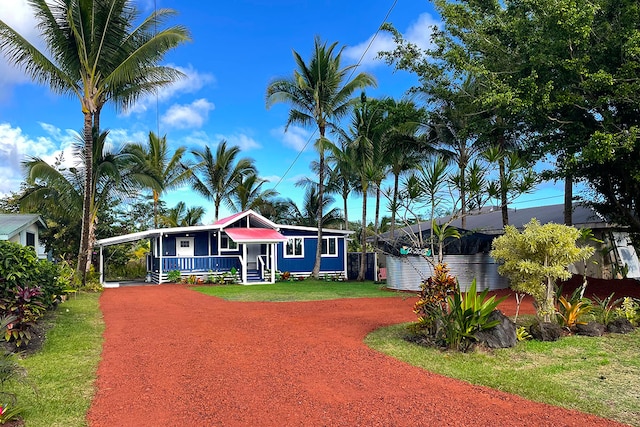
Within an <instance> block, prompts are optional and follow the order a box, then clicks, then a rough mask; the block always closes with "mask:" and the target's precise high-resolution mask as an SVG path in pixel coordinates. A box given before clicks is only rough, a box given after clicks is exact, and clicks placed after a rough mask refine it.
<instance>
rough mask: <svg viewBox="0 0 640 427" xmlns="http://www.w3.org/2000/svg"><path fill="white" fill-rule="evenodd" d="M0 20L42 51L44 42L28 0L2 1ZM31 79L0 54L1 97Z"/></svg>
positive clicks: (0, 4) (0, 3) (0, 2)
mask: <svg viewBox="0 0 640 427" xmlns="http://www.w3.org/2000/svg"><path fill="white" fill-rule="evenodd" d="M0 20H2V21H3V22H4V23H6V24H7V25H9V26H10V27H11V28H13V29H14V30H16V31H17V32H18V33H19V34H20V35H22V36H23V37H24V38H26V39H27V40H28V41H29V42H31V43H32V44H34V45H35V46H36V47H37V48H38V49H39V50H40V51H43V50H44V42H43V41H42V40H41V39H40V36H39V32H38V29H37V27H36V21H35V17H34V15H33V11H32V9H31V7H30V6H29V5H28V3H27V0H12V1H7V0H2V1H0ZM30 81H31V79H30V78H29V77H28V76H27V75H26V74H25V73H24V72H23V71H22V70H21V69H20V68H16V67H15V66H13V65H10V64H9V63H8V62H7V59H6V57H5V56H4V55H2V54H0V98H2V96H3V94H4V96H6V95H7V94H8V93H10V88H11V87H12V86H14V85H16V84H21V83H27V82H30Z"/></svg>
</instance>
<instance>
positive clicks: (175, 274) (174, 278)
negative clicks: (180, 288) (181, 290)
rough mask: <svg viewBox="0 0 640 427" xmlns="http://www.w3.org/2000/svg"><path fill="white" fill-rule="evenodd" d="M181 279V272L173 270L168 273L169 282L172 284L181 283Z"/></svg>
mask: <svg viewBox="0 0 640 427" xmlns="http://www.w3.org/2000/svg"><path fill="white" fill-rule="evenodd" d="M181 277H182V276H181V273H180V270H171V271H169V272H168V273H167V280H168V281H169V282H171V283H179V282H180V278H181Z"/></svg>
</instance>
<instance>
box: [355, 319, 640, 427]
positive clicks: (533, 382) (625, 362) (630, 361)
mask: <svg viewBox="0 0 640 427" xmlns="http://www.w3.org/2000/svg"><path fill="white" fill-rule="evenodd" d="M405 335H406V325H395V326H391V327H387V328H383V329H379V330H377V331H374V332H373V333H371V334H370V335H369V336H368V337H367V338H366V343H367V345H369V346H370V347H372V348H374V349H376V350H378V351H381V352H383V353H386V354H388V355H390V356H393V357H395V358H397V359H400V360H402V361H405V362H407V363H410V364H412V365H415V366H418V367H421V368H424V369H428V370H429V371H432V372H436V373H439V374H442V375H446V376H448V377H453V378H458V379H461V380H464V381H468V382H471V383H473V384H479V385H485V386H488V387H491V388H495V389H498V390H502V391H506V392H508V393H513V394H517V395H520V396H523V397H526V398H528V399H531V400H536V401H540V402H545V403H549V404H552V405H556V406H562V407H565V408H571V409H577V410H580V411H583V412H590V413H593V414H597V415H600V416H602V417H605V418H610V419H614V420H617V421H620V422H623V423H627V424H630V425H634V426H640V381H638V378H640V357H639V356H638V350H639V349H640V329H636V331H635V332H634V333H632V334H628V335H619V334H610V335H606V336H604V337H599V338H590V337H581V336H571V337H565V338H562V339H561V340H560V341H557V342H538V341H526V342H521V343H519V344H518V345H517V346H516V347H515V348H512V349H501V350H496V351H493V352H473V353H455V352H442V351H440V350H437V349H432V348H425V347H422V346H419V345H417V344H412V343H409V342H407V341H406V340H405V339H404V336H405ZM562 422H563V420H558V424H562Z"/></svg>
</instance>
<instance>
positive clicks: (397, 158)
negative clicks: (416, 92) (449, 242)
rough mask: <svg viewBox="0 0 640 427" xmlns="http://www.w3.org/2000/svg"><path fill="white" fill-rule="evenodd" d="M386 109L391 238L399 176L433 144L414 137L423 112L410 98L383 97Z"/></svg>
mask: <svg viewBox="0 0 640 427" xmlns="http://www.w3.org/2000/svg"><path fill="white" fill-rule="evenodd" d="M384 104H385V109H386V112H387V118H386V121H387V125H386V127H387V131H386V132H385V135H384V139H385V144H384V158H385V160H386V163H387V165H388V173H390V174H391V175H392V176H393V187H392V190H391V191H390V192H389V193H390V201H389V205H390V208H391V209H390V210H391V218H390V228H389V234H390V236H391V239H392V240H393V238H394V236H395V226H396V220H397V210H398V197H399V191H400V177H401V175H403V174H404V173H406V172H409V171H411V170H414V169H416V168H417V167H418V165H419V164H420V162H421V160H422V159H423V158H424V156H425V155H426V154H429V153H432V152H433V151H434V147H433V146H432V145H430V144H428V143H426V142H425V141H424V140H421V139H420V138H418V137H417V135H416V133H417V131H418V130H419V129H420V127H421V125H422V123H423V122H424V116H425V111H424V109H422V108H417V106H416V105H415V103H414V102H412V101H409V100H401V101H396V100H395V99H393V98H388V99H385V100H384Z"/></svg>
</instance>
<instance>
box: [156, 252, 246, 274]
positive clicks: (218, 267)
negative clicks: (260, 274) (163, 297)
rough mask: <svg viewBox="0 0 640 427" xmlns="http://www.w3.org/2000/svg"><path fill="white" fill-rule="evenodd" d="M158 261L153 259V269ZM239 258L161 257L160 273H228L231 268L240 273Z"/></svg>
mask: <svg viewBox="0 0 640 427" xmlns="http://www.w3.org/2000/svg"><path fill="white" fill-rule="evenodd" d="M159 265H160V259H159V258H154V259H153V269H154V271H157V270H158V267H159ZM241 266H242V264H241V262H240V257H239V256H234V255H232V256H194V257H180V256H175V257H162V272H163V273H166V272H168V271H171V270H180V271H182V272H185V271H229V270H231V269H232V268H235V269H236V270H238V271H240V269H241Z"/></svg>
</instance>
